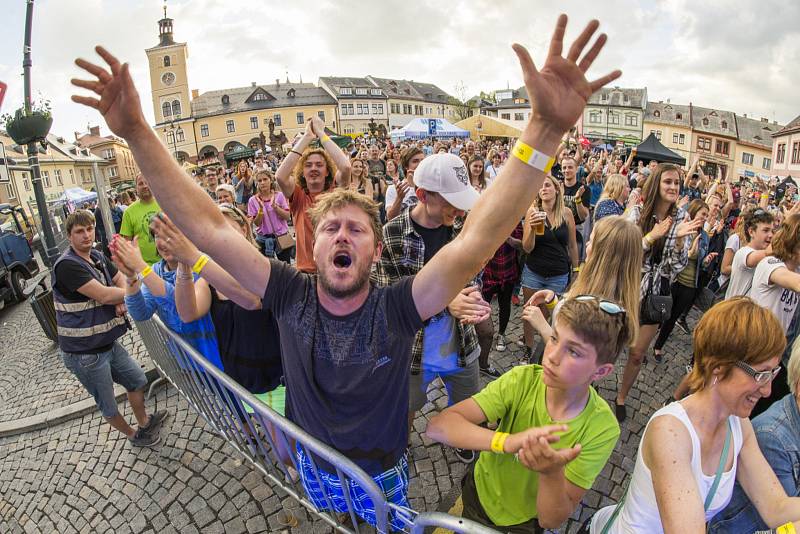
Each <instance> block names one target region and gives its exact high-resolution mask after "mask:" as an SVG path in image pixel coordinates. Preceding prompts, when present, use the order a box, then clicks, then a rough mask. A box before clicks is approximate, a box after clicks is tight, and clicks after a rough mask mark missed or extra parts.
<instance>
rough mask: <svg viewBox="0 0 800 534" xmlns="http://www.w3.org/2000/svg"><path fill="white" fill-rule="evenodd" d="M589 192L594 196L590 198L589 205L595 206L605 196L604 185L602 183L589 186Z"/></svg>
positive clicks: (593, 183)
mask: <svg viewBox="0 0 800 534" xmlns="http://www.w3.org/2000/svg"><path fill="white" fill-rule="evenodd" d="M587 187H588V188H589V191H591V192H592V196H591V197H589V205H590V206H594V205H596V204H597V201H598V200H600V195H602V194H603V184H601V183H600V182H597V181H595V182H592V183H590V184H589V185H588V186H587Z"/></svg>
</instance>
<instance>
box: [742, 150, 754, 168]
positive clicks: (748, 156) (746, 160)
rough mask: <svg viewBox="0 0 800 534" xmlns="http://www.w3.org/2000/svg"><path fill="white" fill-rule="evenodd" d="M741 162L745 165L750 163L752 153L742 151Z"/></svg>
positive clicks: (751, 162)
mask: <svg viewBox="0 0 800 534" xmlns="http://www.w3.org/2000/svg"><path fill="white" fill-rule="evenodd" d="M742 163H744V164H745V165H752V164H753V155H752V154H748V153H747V152H742Z"/></svg>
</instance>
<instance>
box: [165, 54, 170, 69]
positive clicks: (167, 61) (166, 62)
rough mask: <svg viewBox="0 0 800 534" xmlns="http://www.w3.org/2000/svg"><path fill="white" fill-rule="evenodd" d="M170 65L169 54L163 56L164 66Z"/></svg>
mask: <svg viewBox="0 0 800 534" xmlns="http://www.w3.org/2000/svg"><path fill="white" fill-rule="evenodd" d="M170 65H172V62H171V61H170V59H169V56H164V66H165V67H169V66H170Z"/></svg>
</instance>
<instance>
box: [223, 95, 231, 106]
mask: <svg viewBox="0 0 800 534" xmlns="http://www.w3.org/2000/svg"><path fill="white" fill-rule="evenodd" d="M230 103H231V97H229V96H228V95H222V105H223V106H229V105H230Z"/></svg>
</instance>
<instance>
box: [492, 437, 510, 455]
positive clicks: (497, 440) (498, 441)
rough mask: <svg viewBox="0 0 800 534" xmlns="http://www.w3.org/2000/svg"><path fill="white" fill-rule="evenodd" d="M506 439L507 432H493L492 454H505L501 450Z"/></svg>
mask: <svg viewBox="0 0 800 534" xmlns="http://www.w3.org/2000/svg"><path fill="white" fill-rule="evenodd" d="M507 438H508V432H495V433H494V436H492V452H494V453H497V454H503V453H504V452H506V451H505V450H503V445H505V443H506V439H507Z"/></svg>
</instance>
